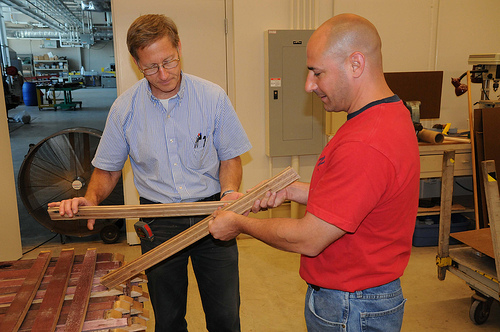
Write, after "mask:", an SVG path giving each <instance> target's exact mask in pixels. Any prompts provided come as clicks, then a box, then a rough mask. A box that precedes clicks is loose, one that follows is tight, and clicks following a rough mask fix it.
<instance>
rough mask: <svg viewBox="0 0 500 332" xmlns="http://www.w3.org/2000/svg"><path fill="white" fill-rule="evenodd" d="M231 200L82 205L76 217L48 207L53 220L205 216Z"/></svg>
mask: <svg viewBox="0 0 500 332" xmlns="http://www.w3.org/2000/svg"><path fill="white" fill-rule="evenodd" d="M228 202H230V201H225V202H219V201H209V202H193V203H168V204H140V205H99V206H80V207H79V208H78V213H77V214H76V215H75V216H74V217H71V218H70V217H68V216H66V215H64V216H61V215H60V214H59V208H48V210H47V211H48V212H49V216H50V218H51V219H52V220H71V219H117V218H156V217H178V216H186V215H190V216H203V215H207V214H211V213H212V212H214V211H215V210H217V209H218V208H219V207H221V206H223V205H224V204H227V203H228Z"/></svg>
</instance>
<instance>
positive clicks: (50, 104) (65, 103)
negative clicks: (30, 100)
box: [36, 83, 82, 111]
mask: <svg viewBox="0 0 500 332" xmlns="http://www.w3.org/2000/svg"><path fill="white" fill-rule="evenodd" d="M80 88H81V85H80V84H78V83H63V84H59V83H58V84H40V85H37V86H36V97H37V101H38V109H39V110H40V111H41V110H43V109H46V108H53V109H54V111H57V109H58V108H61V109H65V110H69V109H71V110H76V107H77V106H79V107H80V108H82V102H81V101H76V100H73V96H72V91H73V90H77V89H80ZM42 90H43V91H44V92H42ZM57 92H62V93H63V96H64V98H60V99H58V98H57V95H56V93H57ZM42 95H45V100H46V101H47V103H44V102H43V98H42ZM49 96H51V97H49ZM58 101H60V102H58Z"/></svg>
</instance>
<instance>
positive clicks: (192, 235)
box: [101, 167, 299, 288]
mask: <svg viewBox="0 0 500 332" xmlns="http://www.w3.org/2000/svg"><path fill="white" fill-rule="evenodd" d="M298 178H299V176H298V174H297V173H296V172H295V171H294V170H293V169H292V168H290V167H288V168H286V169H285V170H283V171H282V172H280V173H279V174H278V175H276V176H274V177H273V178H271V179H269V180H267V181H265V182H263V183H262V184H260V185H259V186H257V187H256V188H254V189H253V190H252V191H250V192H248V193H247V194H245V195H243V196H242V197H240V198H239V199H237V200H236V201H233V202H232V203H231V204H229V205H226V206H224V207H223V208H222V210H229V211H233V212H236V213H239V214H242V213H244V212H245V211H247V210H249V209H250V208H251V207H252V205H253V203H254V202H255V200H257V199H260V198H262V197H263V196H264V195H265V194H266V192H268V191H278V190H281V189H283V188H285V187H286V186H288V185H290V184H291V183H292V182H294V181H296V180H297V179H298ZM212 219H213V217H212V216H211V215H210V216H208V217H207V218H205V219H203V220H201V221H200V222H198V223H196V224H195V225H193V226H192V227H190V228H188V229H187V230H185V231H184V232H182V233H180V234H178V235H177V236H175V237H173V238H171V239H170V240H168V241H165V242H164V243H162V244H161V245H159V246H157V247H155V248H154V249H152V250H150V251H148V252H147V253H145V254H143V255H141V256H139V257H138V258H136V259H135V260H133V261H132V262H130V263H128V264H125V265H124V266H122V267H121V268H118V269H116V270H114V271H112V272H110V273H108V274H107V275H105V276H104V277H102V278H101V283H102V284H103V285H104V286H106V287H108V288H114V287H116V286H118V285H119V284H120V283H122V282H124V281H126V280H128V279H130V278H132V277H134V276H135V275H137V274H139V273H141V272H142V271H144V270H146V269H147V268H149V267H151V266H153V265H155V264H157V263H159V262H161V261H162V260H164V259H166V258H168V257H170V256H171V255H173V254H175V253H177V252H178V251H180V250H182V249H184V248H186V247H187V246H189V245H191V244H193V243H194V242H196V241H198V240H200V239H201V238H203V237H205V236H206V235H208V234H209V232H208V222H209V221H210V220H212Z"/></svg>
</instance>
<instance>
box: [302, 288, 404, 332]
mask: <svg viewBox="0 0 500 332" xmlns="http://www.w3.org/2000/svg"><path fill="white" fill-rule="evenodd" d="M314 288H316V287H314ZM316 289H317V288H316ZM405 302H406V299H405V298H404V297H403V291H402V289H401V283H400V280H399V279H396V280H394V281H392V282H390V283H388V284H385V285H382V286H378V287H374V288H368V289H365V290H363V291H357V292H353V293H349V292H342V291H337V290H332V289H326V288H320V289H319V290H315V289H313V286H311V285H309V287H308V289H307V294H306V303H305V310H304V314H305V318H306V325H307V330H308V331H309V332H319V331H343V332H361V331H380V332H392V331H401V326H402V324H403V313H404V305H405Z"/></svg>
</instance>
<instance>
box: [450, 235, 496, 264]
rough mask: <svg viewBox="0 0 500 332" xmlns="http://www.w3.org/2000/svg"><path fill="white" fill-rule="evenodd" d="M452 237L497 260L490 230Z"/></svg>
mask: <svg viewBox="0 0 500 332" xmlns="http://www.w3.org/2000/svg"><path fill="white" fill-rule="evenodd" d="M450 236H451V237H453V238H455V239H457V240H459V241H461V242H463V243H465V244H466V245H468V246H469V247H472V248H474V249H476V250H477V251H479V252H481V253H483V254H485V255H487V256H489V257H491V258H495V254H494V252H493V242H492V241H491V230H490V229H489V228H480V229H475V230H472V231H465V232H457V233H452V234H450Z"/></svg>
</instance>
